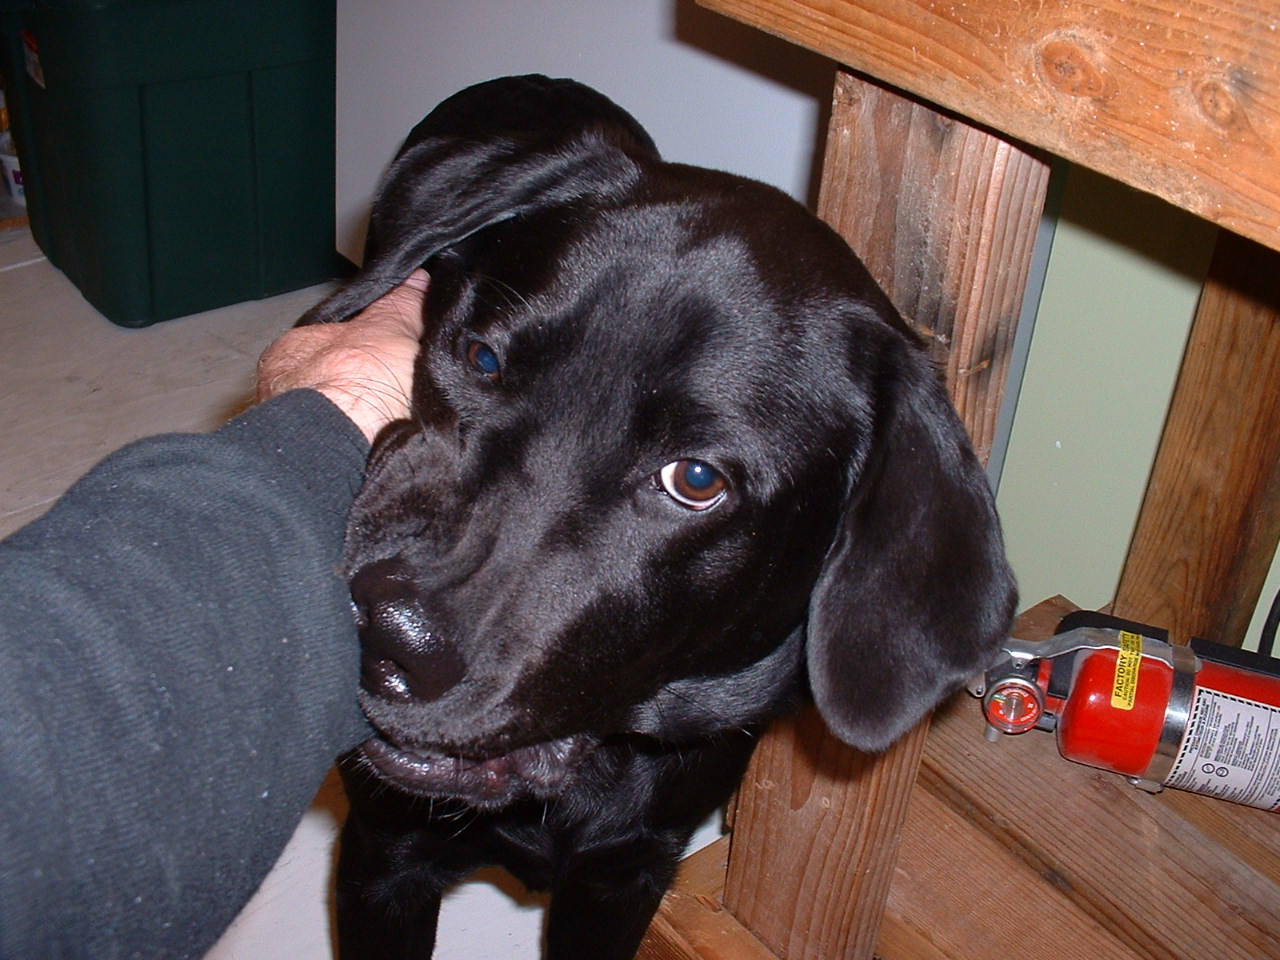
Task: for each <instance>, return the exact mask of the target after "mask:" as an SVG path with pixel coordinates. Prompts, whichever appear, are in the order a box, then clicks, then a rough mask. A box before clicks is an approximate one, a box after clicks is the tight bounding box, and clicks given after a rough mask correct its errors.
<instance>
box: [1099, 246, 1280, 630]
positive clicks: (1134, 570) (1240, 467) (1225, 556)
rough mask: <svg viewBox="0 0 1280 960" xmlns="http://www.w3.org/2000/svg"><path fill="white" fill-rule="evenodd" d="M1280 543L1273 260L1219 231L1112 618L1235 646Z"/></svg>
mask: <svg viewBox="0 0 1280 960" xmlns="http://www.w3.org/2000/svg"><path fill="white" fill-rule="evenodd" d="M1277 542H1280V252H1277V251H1275V250H1271V249H1268V248H1266V247H1263V246H1261V245H1259V244H1257V243H1254V242H1253V241H1251V240H1245V239H1243V238H1241V237H1239V236H1237V235H1236V234H1232V233H1226V232H1225V231H1224V232H1223V233H1221V234H1220V235H1219V237H1218V245H1217V248H1216V249H1215V251H1214V257H1213V262H1212V264H1211V265H1210V267H1209V278H1208V280H1207V281H1206V283H1205V287H1204V293H1203V294H1202V295H1201V298H1200V306H1199V308H1198V309H1197V310H1196V317H1195V321H1194V323H1193V324H1192V328H1191V337H1190V340H1189V342H1188V344H1187V351H1186V358H1185V360H1184V361H1183V365H1182V370H1181V371H1180V373H1179V374H1178V383H1177V386H1176V388H1175V390H1174V395H1173V400H1172V402H1171V403H1170V407H1169V417H1168V420H1167V421H1166V423H1165V428H1164V433H1163V435H1162V436H1161V439H1160V448H1159V451H1158V452H1157V453H1156V460H1155V465H1154V467H1153V468H1152V474H1151V480H1150V482H1149V483H1148V486H1147V495H1146V497H1145V499H1144V500H1143V505H1142V511H1141V513H1140V514H1139V516H1138V523H1137V527H1136V528H1135V531H1134V537H1133V542H1132V543H1131V545H1130V547H1129V556H1128V558H1127V560H1126V561H1125V566H1124V570H1123V572H1122V573H1121V576H1120V585H1119V588H1118V590H1117V593H1116V600H1115V608H1114V609H1115V612H1116V613H1117V614H1118V615H1120V616H1124V617H1128V618H1130V619H1133V620H1139V621H1142V622H1144V623H1151V624H1155V625H1157V626H1161V627H1166V628H1168V629H1169V630H1170V631H1171V633H1172V634H1173V637H1174V639H1176V640H1178V641H1179V642H1182V643H1185V642H1187V641H1188V640H1189V639H1190V638H1191V637H1193V636H1199V637H1204V638H1206V639H1210V640H1216V641H1218V642H1219V643H1228V644H1232V645H1235V646H1238V645H1239V644H1240V641H1241V640H1242V639H1243V637H1244V634H1245V631H1246V630H1247V629H1248V626H1249V621H1250V619H1251V618H1252V616H1253V609H1254V607H1255V606H1256V605H1257V602H1258V598H1259V595H1260V594H1261V592H1262V586H1263V582H1264V581H1265V579H1266V576H1267V571H1268V569H1269V567H1270V564H1271V560H1272V558H1273V557H1274V556H1275V552H1276V544H1277Z"/></svg>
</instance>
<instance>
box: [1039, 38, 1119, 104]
mask: <svg viewBox="0 0 1280 960" xmlns="http://www.w3.org/2000/svg"><path fill="white" fill-rule="evenodd" d="M1040 73H1041V74H1042V75H1043V76H1044V78H1045V80H1046V82H1048V83H1049V84H1050V85H1051V86H1054V87H1056V88H1057V89H1059V90H1061V91H1062V92H1063V93H1065V94H1068V95H1069V96H1072V97H1087V98H1089V99H1090V100H1110V99H1111V98H1112V97H1114V96H1115V95H1116V93H1117V92H1118V87H1117V85H1116V82H1115V80H1114V79H1113V78H1112V76H1111V75H1110V74H1109V73H1107V71H1106V70H1104V69H1103V68H1102V67H1101V66H1099V65H1098V63H1096V62H1095V57H1094V55H1093V54H1092V53H1091V52H1090V51H1089V50H1086V49H1085V48H1084V47H1082V46H1080V45H1079V44H1078V43H1073V42H1071V41H1069V40H1062V39H1057V40H1049V41H1046V42H1045V43H1044V44H1043V45H1042V46H1041V47H1040Z"/></svg>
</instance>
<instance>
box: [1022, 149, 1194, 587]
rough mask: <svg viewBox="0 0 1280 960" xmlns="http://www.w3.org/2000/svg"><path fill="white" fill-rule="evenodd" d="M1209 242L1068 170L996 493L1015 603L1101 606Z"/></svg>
mask: <svg viewBox="0 0 1280 960" xmlns="http://www.w3.org/2000/svg"><path fill="white" fill-rule="evenodd" d="M1214 236H1215V231H1214V228H1212V227H1210V226H1208V225H1207V224H1206V223H1205V222H1204V221H1202V220H1199V219H1198V218H1196V217H1193V216H1191V215H1190V214H1186V213H1183V212H1182V211H1179V210H1177V209H1175V208H1173V207H1171V206H1169V205H1168V204H1166V203H1164V202H1162V201H1160V200H1157V199H1155V198H1153V197H1150V196H1148V195H1146V194H1141V193H1138V192H1136V191H1134V190H1131V189H1129V188H1127V187H1124V186H1122V185H1120V184H1117V183H1116V182H1114V181H1112V180H1108V179H1106V178H1104V177H1101V176H1098V175H1097V174H1093V173H1091V172H1089V171H1086V170H1083V169H1081V168H1078V167H1073V168H1071V169H1070V172H1069V173H1068V174H1067V181H1066V184H1065V189H1064V194H1063V200H1062V212H1061V216H1060V218H1059V221H1058V225H1057V230H1056V233H1055V235H1054V240H1053V249H1052V253H1051V255H1050V257H1049V263H1048V269H1047V273H1046V276H1045V281H1044V289H1043V293H1042V296H1041V302H1040V308H1039V311H1038V313H1037V316H1036V324H1035V331H1034V334H1033V336H1032V339H1031V347H1030V353H1029V355H1028V357H1027V365H1026V373H1025V376H1024V379H1023V382H1022V389H1021V392H1020V395H1019V397H1018V405H1017V409H1016V412H1015V415H1014V418H1013V426H1012V433H1011V435H1010V439H1009V450H1008V454H1007V457H1006V460H1005V463H1004V468H1003V472H1002V474H1001V477H1000V488H999V496H998V503H999V508H1000V513H1001V517H1002V519H1003V521H1004V525H1005V536H1006V540H1007V544H1008V549H1009V556H1010V559H1011V561H1012V563H1013V566H1014V569H1015V571H1016V572H1017V575H1018V579H1019V583H1020V586H1021V590H1022V597H1023V603H1024V605H1030V604H1032V603H1036V602H1038V601H1040V600H1043V599H1044V598H1046V597H1049V596H1052V595H1053V594H1057V593H1061V594H1063V595H1065V596H1067V597H1068V598H1070V599H1071V600H1074V601H1075V602H1076V603H1078V604H1080V605H1081V606H1084V607H1090V608H1093V607H1099V606H1102V605H1103V604H1106V603H1108V602H1110V601H1111V599H1112V598H1113V596H1114V594H1115V589H1116V584H1117V582H1118V579H1119V575H1120V568H1121V565H1122V563H1123V561H1124V556H1125V552H1126V551H1127V549H1128V546H1129V541H1130V538H1131V537H1132V533H1133V527H1134V522H1135V520H1136V519H1137V514H1138V507H1139V504H1140V503H1141V500H1142V495H1143V492H1144V490H1145V488H1146V483H1147V477H1148V475H1149V473H1150V471H1151V463H1152V460H1153V458H1154V455H1155V450H1156V444H1157V443H1158V441H1159V436H1160V429H1161V427H1162V425H1163V422H1164V417H1165V411H1166V408H1167V406H1168V402H1169V397H1170V394H1171V392H1172V389H1173V383H1174V379H1175V377H1176V374H1177V371H1178V366H1179V364H1180V362H1181V358H1182V352H1183V348H1184V346H1185V344H1186V339H1187V333H1188V331H1189V329H1190V324H1191V318H1192V316H1193V315H1194V312H1195V307H1196V302H1197V299H1198V296H1199V291H1200V286H1201V284H1202V282H1203V279H1204V274H1205V271H1206V268H1207V265H1208V258H1209V254H1210V252H1211V250H1212V245H1213V239H1214Z"/></svg>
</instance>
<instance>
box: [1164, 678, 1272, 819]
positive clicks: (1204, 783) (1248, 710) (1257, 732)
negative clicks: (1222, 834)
mask: <svg viewBox="0 0 1280 960" xmlns="http://www.w3.org/2000/svg"><path fill="white" fill-rule="evenodd" d="M1165 785H1166V786H1169V787H1177V788H1178V789H1180V790H1191V791H1193V792H1195V793H1203V794H1207V795H1208V796H1211V797H1221V798H1222V799H1224V800H1231V801H1234V802H1235V803H1243V804H1247V805H1248V806H1250V807H1261V808H1262V809H1263V810H1280V708H1277V707H1272V706H1268V705H1267V704H1265V703H1258V702H1257V701H1256V700H1246V699H1244V698H1243V697H1233V696H1231V695H1230V694H1225V693H1219V692H1218V691H1217V690H1206V689H1204V688H1203V687H1202V688H1200V689H1198V690H1196V695H1195V701H1194V702H1193V704H1192V706H1191V717H1190V719H1189V721H1188V723H1187V733H1186V736H1185V737H1183V740H1182V747H1181V748H1180V749H1179V750H1178V756H1177V759H1176V760H1175V761H1174V764H1173V772H1172V773H1171V774H1169V778H1168V779H1167V780H1165Z"/></svg>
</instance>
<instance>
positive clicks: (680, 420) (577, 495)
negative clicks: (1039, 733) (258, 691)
mask: <svg viewBox="0 0 1280 960" xmlns="http://www.w3.org/2000/svg"><path fill="white" fill-rule="evenodd" d="M424 264H425V266H426V268H427V270H428V272H429V273H430V276H431V289H430V291H429V294H428V305H427V331H426V333H425V335H424V338H423V345H422V351H421V355H420V357H419V359H418V365H417V369H416V373H415V385H414V397H413V411H414V416H413V419H412V420H411V421H405V422H402V423H398V424H395V425H393V426H392V427H390V428H388V429H387V431H386V432H385V433H384V434H383V436H382V437H380V439H379V442H378V443H377V445H376V447H375V450H374V452H373V455H372V457H371V460H370V469H369V475H368V480H367V482H366V485H365V487H364V489H363V491H362V492H361V494H360V496H359V498H358V499H357V502H356V505H355V507H354V509H353V513H352V517H351V521H350V528H349V534H348V548H347V558H346V562H347V565H348V568H349V573H350V576H351V583H352V591H353V596H354V598H355V600H356V603H357V606H358V608H359V609H360V611H361V621H362V636H363V640H364V644H365V674H364V688H365V689H364V691H363V693H362V697H363V703H364V707H365V710H366V712H367V714H368V716H369V717H370V719H371V721H372V722H373V724H374V725H375V726H376V727H377V728H378V729H379V731H380V733H381V734H382V735H383V737H384V739H385V742H376V743H373V744H371V745H370V746H369V747H367V748H366V754H367V756H368V758H369V759H371V760H372V761H373V763H374V765H375V766H376V767H378V768H379V769H381V770H382V771H383V772H384V773H385V774H387V775H388V776H390V777H392V778H393V779H395V780H397V781H398V782H400V783H401V784H402V785H404V786H406V787H408V788H409V789H417V790H419V791H421V792H423V793H454V794H457V795H459V796H463V797H465V798H467V799H470V800H472V801H473V802H479V803H499V802H502V801H504V800H505V799H509V798H510V796H512V795H514V794H515V793H518V792H520V791H529V790H532V791H533V792H534V793H537V792H538V791H539V790H550V789H553V787H554V785H555V783H557V782H558V781H559V779H560V778H561V777H562V776H563V774H564V772H565V771H566V770H568V769H571V768H572V766H573V764H574V763H575V762H576V760H577V758H578V757H579V755H580V754H581V753H582V752H583V751H584V750H586V749H588V748H589V747H590V746H591V744H592V743H593V742H595V740H597V739H598V738H604V737H609V736H611V735H615V734H628V733H641V734H647V735H651V736H653V737H656V738H659V739H662V740H675V741H678V740H680V739H684V738H690V737H694V738H696V737H701V736H704V735H707V734H709V733H711V732H714V731H720V730H726V729H733V728H737V727H741V726H743V725H745V724H751V723H756V722H759V721H763V720H766V719H768V718H769V717H771V716H772V715H774V714H776V713H777V712H779V711H780V710H781V709H784V708H785V707H786V706H788V705H790V704H791V703H792V702H794V699H795V696H796V691H797V690H800V689H803V685H804V684H803V681H804V677H805V675H806V673H807V677H808V683H809V687H810V689H811V690H812V693H813V696H814V698H815V699H816V701H817V704H818V706H819V708H820V710H821V711H822V714H823V716H824V717H825V718H826V720H827V722H828V724H829V725H830V726H831V728H832V730H833V731H834V732H835V733H836V734H837V735H838V736H840V737H841V738H843V739H845V740H846V741H848V742H849V743H851V744H853V745H855V746H858V747H861V748H865V749H871V750H878V749H882V748H884V747H886V746H887V745H888V744H889V743H891V742H892V741H893V740H894V739H895V738H896V737H898V736H899V735H900V734H902V733H903V732H905V731H906V730H907V729H908V728H909V727H910V726H912V725H913V724H914V723H915V722H916V721H918V720H919V719H920V718H921V717H922V716H923V715H924V714H925V713H926V712H927V711H928V710H929V709H931V708H932V707H933V706H934V705H935V704H936V703H937V702H938V700H939V699H940V698H942V697H943V696H945V695H947V694H948V693H950V692H951V691H953V690H954V689H955V688H956V687H958V686H959V685H960V684H961V683H963V681H964V680H965V679H967V678H968V677H969V676H971V675H972V674H974V673H976V672H977V671H978V670H979V669H981V668H982V667H983V666H984V665H985V664H986V663H987V662H988V659H989V657H990V655H991V654H992V651H993V650H994V648H995V646H996V645H997V644H998V643H999V642H1000V641H1001V640H1002V639H1003V638H1004V637H1006V636H1007V631H1008V628H1009V622H1010V618H1011V615H1012V609H1013V603H1014V588H1013V583H1012V578H1011V576H1010V574H1009V571H1008V568H1007V566H1006V563H1005V559H1004V554H1003V549H1002V545H1001V539H1000V534H999V528H998V523H997V520H996V516H995V511H994V507H993V504H992V500H991V495H990V492H989V489H988V487H987V483H986V479H985V476H984V474H983V471H982V469H981V467H980V466H979V464H978V462H977V460H976V458H975V457H974V454H973V452H972V451H971V449H970V446H969V443H968V440H967V437H966V435H965V432H964V429H963V427H962V426H961V424H960V423H959V421H958V419H957V417H956V415H955V412H954V410H953V408H952V406H951V403H950V401H949V399H948V397H947V394H946V392H945V390H944V388H943V385H942V383H941V381H940V378H939V376H938V375H937V373H936V371H935V369H934V368H933V366H932V364H931V363H930V360H929V359H928V357H927V355H926V353H925V351H924V349H923V348H922V346H921V345H920V344H919V343H918V342H917V340H916V339H915V337H914V336H913V335H912V334H911V333H910V332H909V331H908V330H907V328H906V327H905V326H904V325H903V323H902V321H901V320H900V319H899V317H898V315H897V314H896V312H895V311H894V309H893V307H892V306H891V305H890V303H889V302H888V300H887V299H886V298H885V296H884V295H883V293H882V292H881V291H880V290H879V288H878V287H877V286H876V285H875V283H874V282H873V281H872V280H871V278H870V277H869V276H868V274H867V272H866V270H865V269H864V268H863V266H862V264H861V263H860V262H859V261H858V260H857V258H856V257H855V256H854V255H853V253H852V252H851V251H850V250H849V249H848V247H847V246H846V245H845V244H844V243H843V241H841V240H840V239H839V237H838V236H836V235H835V234H834V233H833V232H832V231H831V230H830V229H829V228H827V227H826V226H825V225H824V224H822V223H821V222H820V221H819V220H817V219H816V218H814V217H813V216H812V215H810V214H809V213H808V212H806V211H805V210H804V209H803V208H802V207H801V206H800V205H799V204H797V203H795V202H794V201H792V200H791V199H789V198H787V197H786V196H784V195H783V194H781V193H780V192H778V191H775V190H773V189H771V188H769V187H766V186H763V185H761V184H758V183H755V182H752V181H748V180H744V179H742V178H739V177H735V176H730V175H727V174H722V173H715V172H711V171H707V170H702V169H697V168H692V167H685V166H680V165H675V164H668V163H664V162H662V161H661V160H660V159H659V157H658V154H657V152H656V150H655V149H654V147H653V144H652V143H651V141H650V140H649V138H648V136H647V135H646V134H645V132H644V131H643V130H642V129H641V128H640V127H639V126H638V125H637V124H636V123H635V121H634V120H632V119H631V118H630V117H629V116H628V115H627V114H625V113H623V112H622V111H621V110H620V109H619V108H618V107H616V106H615V105H613V104H612V103H610V102H609V101H607V100H605V99H604V98H603V97H601V96H599V95H598V94H596V93H595V92H593V91H590V90H588V89H586V88H584V87H581V86H580V85H577V84H573V83H570V82H568V81H550V80H547V79H545V78H541V77H525V78H509V79H505V80H500V81H494V82H492V83H489V84H483V85H480V86H478V87H474V88H471V89H469V90H466V91H463V92H462V93H461V94H458V95H457V96H455V97H453V98H451V99H450V100H448V101H446V102H445V103H444V104H442V105H441V106H440V107H439V108H437V110H436V111H435V112H433V113H432V114H431V115H430V116H428V117H427V119H426V120H424V121H423V122H422V123H421V124H420V125H419V126H418V127H417V128H416V129H415V130H414V131H413V133H412V134H411V136H410V138H409V140H408V141H407V142H406V145H405V147H404V148H403V149H402V151H401V153H400V156H399V157H398V159H397V160H396V162H395V164H394V165H393V167H392V170H391V172H390V174H389V178H388V180H387V182H386V184H385V186H384V188H383V190H382V192H381V195H380V197H379V199H378V201H377V204H376V206H375V208H374V215H373V218H372V224H371V228H370V243H369V249H368V256H367V259H366V263H365V266H364V268H363V270H362V272H361V273H360V274H359V275H358V276H357V277H356V278H355V279H354V280H353V281H352V283H351V284H349V285H348V286H347V287H345V288H344V289H343V290H341V291H339V292H338V293H337V294H336V295H335V296H334V297H333V298H331V299H330V300H328V301H326V302H325V303H323V304H321V305H320V306H319V307H318V308H317V309H316V311H314V312H313V314H312V315H311V316H310V317H309V318H308V319H309V320H311V321H312V322H316V321H328V320H342V319H345V318H346V317H348V316H351V315H352V314H354V313H355V312H357V311H358V310H359V309H361V308H362V307H363V306H364V305H366V304H367V303H369V302H370V301H372V300H373V299H375V298H376V297H377V296H378V295H379V294H380V293H382V292H384V291H385V290H387V289H389V288H390V287H392V286H394V285H395V284H396V283H398V282H399V281H400V280H402V279H403V278H404V277H406V276H407V275H408V274H409V273H410V272H411V271H412V270H414V269H415V268H416V267H418V266H420V265H424Z"/></svg>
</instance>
